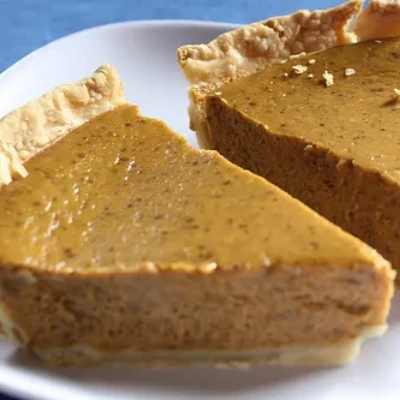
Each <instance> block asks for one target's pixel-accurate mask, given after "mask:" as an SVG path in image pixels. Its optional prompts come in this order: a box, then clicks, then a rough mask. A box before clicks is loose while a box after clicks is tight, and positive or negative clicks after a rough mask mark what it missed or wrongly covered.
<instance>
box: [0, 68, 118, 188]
mask: <svg viewBox="0 0 400 400" xmlns="http://www.w3.org/2000/svg"><path fill="white" fill-rule="evenodd" d="M124 102H125V100H124V95H123V90H122V84H121V81H120V79H119V77H118V74H117V72H116V71H115V70H114V68H112V67H111V66H110V65H103V66H101V67H100V68H99V69H98V70H97V71H95V73H94V75H93V77H91V78H87V79H83V80H81V81H79V82H76V83H74V84H69V85H62V86H58V87H57V88H55V89H54V90H52V91H50V92H48V93H46V94H44V95H43V96H41V97H40V98H38V99H36V100H34V101H32V102H30V103H28V104H26V105H24V106H23V107H21V108H19V109H17V110H15V111H12V112H11V113H10V114H8V115H6V116H5V117H4V118H3V119H1V120H0V187H1V186H2V185H4V184H8V183H10V182H11V181H12V176H13V175H15V174H17V175H19V176H22V177H24V176H26V175H27V173H28V172H27V171H26V169H25V167H24V165H23V164H24V162H25V161H26V160H28V159H29V158H30V157H32V156H34V155H35V154H37V153H39V152H40V151H42V150H43V149H44V148H46V147H47V146H49V145H51V144H52V143H54V142H55V141H56V140H58V139H59V138H61V137H62V136H64V135H66V134H67V133H68V132H70V131H72V130H73V129H75V128H76V127H78V126H79V125H82V124H84V123H85V122H87V121H89V120H90V119H93V118H95V117H96V116H98V115H100V114H102V113H104V112H106V111H109V110H111V109H113V108H114V107H116V106H117V105H119V104H122V103H124Z"/></svg>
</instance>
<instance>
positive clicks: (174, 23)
mask: <svg viewBox="0 0 400 400" xmlns="http://www.w3.org/2000/svg"><path fill="white" fill-rule="evenodd" d="M151 26H166V27H190V26H203V27H207V28H221V29H227V30H228V29H235V28H238V27H240V26H242V24H237V23H231V22H218V21H213V20H210V21H208V20H204V21H203V20H195V19H144V20H131V21H122V22H111V23H107V24H101V25H95V26H92V27H90V28H85V29H80V30H78V31H76V32H72V33H69V34H68V35H65V36H61V37H59V38H57V39H54V40H52V41H50V42H48V43H46V44H44V45H43V46H40V47H38V48H37V49H35V50H33V51H31V52H30V53H28V54H26V55H25V56H23V57H22V58H20V59H19V60H17V61H16V62H15V63H13V64H11V65H10V66H9V67H7V68H6V69H5V70H4V71H1V72H0V85H1V84H2V81H3V79H5V78H6V77H7V75H8V74H10V73H12V72H13V71H14V69H16V68H18V67H20V66H21V65H23V64H24V63H26V62H27V61H29V59H30V58H31V57H34V56H35V55H36V53H38V52H40V51H42V50H44V49H45V48H48V47H53V46H56V45H58V44H60V43H61V42H63V41H65V40H69V39H71V38H73V37H75V36H80V35H86V34H88V33H90V32H92V31H107V30H113V29H128V28H132V27H133V28H139V27H151Z"/></svg>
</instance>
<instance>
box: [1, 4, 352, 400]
mask: <svg viewBox="0 0 400 400" xmlns="http://www.w3.org/2000/svg"><path fill="white" fill-rule="evenodd" d="M343 1H344V0H343ZM339 2H340V0H0V72H1V71H3V70H5V69H6V68H8V67H9V66H11V65H12V64H13V63H15V62H16V61H18V60H19V59H20V58H22V57H23V56H25V55H27V54H29V53H30V52H32V51H33V50H35V49H37V48H38V47H41V46H43V45H44V44H46V43H49V42H51V41H52V40H54V39H57V38H59V37H62V36H65V35H68V34H69V33H72V32H76V31H79V30H81V29H85V28H88V27H92V26H96V25H101V24H107V23H112V22H119V21H129V20H140V19H200V20H213V21H224V22H236V23H248V22H253V21H256V20H260V19H265V18H268V17H270V16H273V15H279V14H287V13H291V12H293V11H296V10H298V9H300V8H308V9H315V8H325V7H328V6H333V5H335V4H338V3H339ZM21 384H22V385H23V382H21ZM0 400H10V398H9V397H5V396H2V395H1V394H0Z"/></svg>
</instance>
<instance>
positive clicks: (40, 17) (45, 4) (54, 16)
mask: <svg viewBox="0 0 400 400" xmlns="http://www.w3.org/2000/svg"><path fill="white" fill-rule="evenodd" d="M341 1H345V0H0V72H1V71H3V70H4V69H6V68H7V67H9V66H10V65H12V64H13V63H15V62H16V61H18V60H19V59H20V58H22V57H23V56H25V55H27V54H29V53H30V52H32V51H33V50H35V49H37V48H38V47H41V46H43V45H44V44H46V43H48V42H51V41H52V40H54V39H57V38H59V37H62V36H65V35H68V34H69V33H72V32H76V31H79V30H81V29H85V28H88V27H91V26H95V25H101V24H106V23H110V22H118V21H129V20H139V19H182V18H183V19H201V20H213V21H224V22H237V23H247V22H252V21H256V20H260V19H264V18H267V17H270V16H273V15H279V14H287V13H290V12H293V11H296V10H298V9H299V8H308V9H314V8H325V7H327V6H332V5H335V4H338V3H340V2H341Z"/></svg>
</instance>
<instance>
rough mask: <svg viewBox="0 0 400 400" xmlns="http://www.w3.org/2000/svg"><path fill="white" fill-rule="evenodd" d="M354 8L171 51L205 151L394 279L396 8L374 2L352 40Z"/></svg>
mask: <svg viewBox="0 0 400 400" xmlns="http://www.w3.org/2000/svg"><path fill="white" fill-rule="evenodd" d="M360 5H361V4H360V2H358V1H351V2H348V3H345V4H343V5H341V6H338V7H336V8H333V9H329V10H325V11H314V12H311V13H310V12H306V11H299V12H297V13H295V14H293V15H291V16H286V17H279V18H272V19H270V20H267V21H264V22H261V23H256V24H253V25H248V26H245V27H243V28H240V29H238V30H236V31H232V32H228V33H226V34H224V35H222V36H221V37H219V38H218V39H216V40H214V41H213V42H211V43H210V44H208V45H198V46H185V47H183V48H181V49H179V52H178V54H179V61H180V63H181V66H182V69H183V71H184V73H185V74H186V76H187V78H188V79H189V81H190V82H191V83H192V84H193V87H192V88H191V89H190V98H191V107H190V116H191V127H192V129H194V130H195V131H196V132H197V135H198V138H199V143H200V145H201V146H202V147H206V148H210V149H215V150H218V151H219V152H220V153H221V154H222V155H223V156H225V157H226V158H228V159H229V160H230V161H232V162H234V163H235V164H237V165H239V166H241V167H243V168H246V169H249V170H251V171H252V172H255V173H256V174H258V175H261V176H263V177H265V178H267V179H268V180H269V181H271V182H272V183H274V184H276V185H278V186H280V187H281V188H283V189H284V190H285V191H287V192H288V193H290V194H291V195H293V196H294V197H296V198H298V199H300V200H301V201H303V202H304V203H306V204H307V205H309V206H310V207H312V208H313V209H315V210H316V211H317V212H318V213H320V214H322V215H323V216H325V217H326V218H328V219H329V220H331V221H332V222H334V223H336V224H338V225H339V226H341V227H342V228H344V229H345V230H347V231H349V232H350V233H352V234H354V235H356V236H358V237H359V238H361V239H362V240H364V241H365V242H367V243H368V244H370V245H371V246H373V247H374V248H376V249H378V251H380V253H381V254H383V255H384V256H385V257H386V258H387V259H389V260H390V261H391V262H392V264H393V266H394V267H395V268H396V269H400V232H399V226H400V130H399V115H400V114H399V112H400V101H399V99H400V90H399V87H400V72H399V68H398V66H399V59H400V39H399V38H396V37H393V36H395V35H397V34H399V35H400V29H399V24H397V21H398V20H400V6H399V4H398V3H396V4H392V3H390V4H387V3H384V2H382V1H373V2H371V3H370V4H369V6H368V7H367V8H365V9H364V11H362V13H361V14H360V15H359V16H358V17H357V19H356V20H355V21H353V22H352V24H351V25H352V26H353V29H354V30H353V31H349V30H347V28H346V27H347V26H349V24H350V19H351V17H352V16H353V15H354V14H355V13H357V12H358V10H359V8H360ZM364 39H369V40H364ZM304 53H309V54H304Z"/></svg>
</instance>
